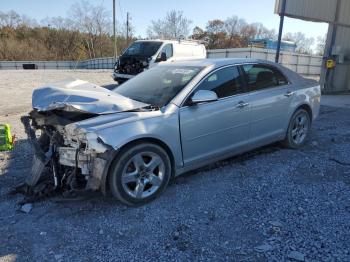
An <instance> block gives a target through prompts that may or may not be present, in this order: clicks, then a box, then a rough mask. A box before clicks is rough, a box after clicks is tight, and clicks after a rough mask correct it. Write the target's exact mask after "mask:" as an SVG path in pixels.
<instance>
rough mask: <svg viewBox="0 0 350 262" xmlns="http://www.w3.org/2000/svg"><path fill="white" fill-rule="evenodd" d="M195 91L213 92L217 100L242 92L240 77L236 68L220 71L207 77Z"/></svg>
mask: <svg viewBox="0 0 350 262" xmlns="http://www.w3.org/2000/svg"><path fill="white" fill-rule="evenodd" d="M197 90H211V91H214V92H215V93H216V94H217V96H218V97H219V98H223V97H228V96H232V95H236V94H240V93H243V92H244V89H243V84H242V79H241V75H240V73H239V71H238V68H237V67H236V66H231V67H226V68H223V69H220V70H218V71H216V72H214V73H212V74H211V75H209V76H208V77H207V78H206V79H205V80H204V81H203V82H202V83H201V84H200V85H199V87H198V89H197Z"/></svg>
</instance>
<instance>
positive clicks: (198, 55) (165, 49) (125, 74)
mask: <svg viewBox="0 0 350 262" xmlns="http://www.w3.org/2000/svg"><path fill="white" fill-rule="evenodd" d="M206 56H207V51H206V49H205V46H204V45H203V44H200V43H199V42H197V41H191V40H179V41H176V40H138V41H135V42H133V43H132V44H131V45H130V46H129V47H128V48H127V49H126V50H125V51H124V53H123V54H122V55H121V56H120V57H119V59H118V60H117V62H116V63H115V66H114V72H113V79H114V80H115V81H118V82H119V83H123V82H125V81H126V80H128V79H130V78H132V77H134V76H135V75H137V74H139V73H141V72H143V71H144V70H146V69H148V68H151V67H153V66H155V65H157V64H159V63H161V62H164V61H168V62H169V61H170V62H173V61H179V60H190V59H203V58H206Z"/></svg>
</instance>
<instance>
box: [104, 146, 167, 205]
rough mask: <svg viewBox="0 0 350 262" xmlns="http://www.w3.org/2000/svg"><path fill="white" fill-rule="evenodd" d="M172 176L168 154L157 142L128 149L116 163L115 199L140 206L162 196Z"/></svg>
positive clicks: (111, 179) (113, 171)
mask: <svg viewBox="0 0 350 262" xmlns="http://www.w3.org/2000/svg"><path fill="white" fill-rule="evenodd" d="M170 177H171V162H170V158H169V156H168V154H167V153H166V151H165V150H164V149H163V148H162V147H160V146H158V145H156V144H153V143H140V144H136V145H132V146H129V147H126V148H125V149H124V150H122V151H121V152H120V154H118V157H117V158H116V159H115V160H114V162H113V164H112V167H111V171H110V174H109V188H110V190H111V193H112V195H113V196H114V197H116V198H118V199H119V200H120V201H121V202H123V203H124V204H127V205H129V206H139V205H143V204H145V203H148V202H150V201H152V200H154V199H155V198H156V197H158V196H159V195H160V194H161V193H162V192H163V191H164V189H165V188H166V186H167V185H168V183H169V180H170Z"/></svg>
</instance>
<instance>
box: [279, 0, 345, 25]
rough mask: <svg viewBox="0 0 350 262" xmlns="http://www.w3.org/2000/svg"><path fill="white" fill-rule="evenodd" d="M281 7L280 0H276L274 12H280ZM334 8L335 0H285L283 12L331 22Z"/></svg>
mask: <svg viewBox="0 0 350 262" xmlns="http://www.w3.org/2000/svg"><path fill="white" fill-rule="evenodd" d="M345 1H348V0H345ZM281 9H282V0H276V5H275V13H277V14H280V13H281ZM335 10H336V0H287V2H286V12H285V14H286V15H287V16H291V17H298V18H301V19H305V20H310V21H325V22H332V21H334V18H335Z"/></svg>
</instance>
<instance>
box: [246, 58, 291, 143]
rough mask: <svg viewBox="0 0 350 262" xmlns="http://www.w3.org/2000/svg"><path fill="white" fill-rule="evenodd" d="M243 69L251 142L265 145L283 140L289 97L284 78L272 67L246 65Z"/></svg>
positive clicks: (286, 81) (287, 84)
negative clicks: (248, 102) (246, 86)
mask: <svg viewBox="0 0 350 262" xmlns="http://www.w3.org/2000/svg"><path fill="white" fill-rule="evenodd" d="M242 68H243V71H244V73H245V79H246V82H247V85H248V88H249V91H250V106H251V128H250V140H251V142H253V143H258V142H261V143H262V144H264V143H268V142H270V141H274V140H279V139H281V138H283V136H284V135H285V130H286V127H287V125H288V119H287V118H286V115H287V112H289V106H290V103H291V96H292V93H289V92H288V91H289V90H288V86H289V82H288V80H287V78H286V77H285V76H284V75H283V74H282V73H281V72H280V71H279V70H278V69H277V68H275V67H274V66H271V65H266V64H247V65H243V66H242Z"/></svg>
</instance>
